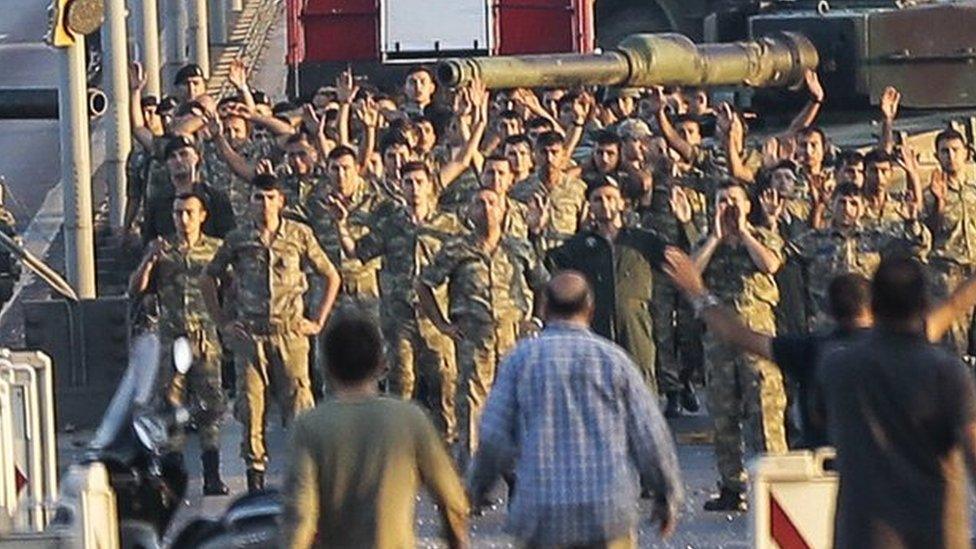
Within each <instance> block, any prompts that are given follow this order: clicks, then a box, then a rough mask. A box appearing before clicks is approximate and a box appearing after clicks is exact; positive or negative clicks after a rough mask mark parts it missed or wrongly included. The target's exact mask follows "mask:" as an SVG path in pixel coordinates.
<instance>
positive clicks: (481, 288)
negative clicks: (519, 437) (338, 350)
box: [416, 190, 548, 467]
mask: <svg viewBox="0 0 976 549" xmlns="http://www.w3.org/2000/svg"><path fill="white" fill-rule="evenodd" d="M499 202H500V197H499V196H498V194H496V193H495V192H494V191H489V190H482V191H479V192H478V194H477V195H475V198H474V200H473V201H472V203H471V207H470V209H469V212H470V215H471V219H472V221H473V222H474V230H473V231H472V232H471V233H469V234H466V235H464V236H460V237H458V238H455V239H453V240H451V241H449V242H447V243H446V244H445V245H444V246H443V247H442V248H441V249H440V251H439V252H438V253H437V255H436V256H434V259H433V261H431V263H430V264H429V265H427V266H426V267H424V268H423V269H422V270H421V273H420V279H419V280H418V281H417V284H416V291H417V297H418V298H419V303H420V307H421V309H422V310H423V313H424V314H425V315H426V316H427V318H429V319H430V320H431V321H432V322H433V323H434V326H436V327H437V329H438V330H440V331H441V332H442V333H444V334H446V335H448V336H450V337H451V338H452V339H453V340H454V344H455V348H456V350H457V365H458V373H459V376H458V395H459V397H460V398H459V400H458V405H457V421H458V445H459V452H458V453H459V457H460V464H461V466H462V467H464V466H466V465H467V462H468V459H469V458H470V457H471V455H473V452H474V450H475V449H476V448H477V445H478V432H477V428H478V421H479V419H480V416H481V410H482V408H483V407H484V404H485V399H486V397H487V396H488V392H489V391H490V390H491V385H492V383H493V382H494V379H495V369H496V367H497V366H498V363H499V362H500V361H501V359H502V357H503V356H504V355H505V353H507V352H508V351H509V350H511V348H512V347H513V346H514V345H515V340H516V338H517V337H518V336H519V334H520V333H522V332H527V331H528V330H529V329H530V326H531V324H532V323H531V322H529V321H530V319H531V318H533V317H532V314H533V311H534V309H533V306H532V303H530V297H529V296H530V295H532V292H533V290H541V288H542V286H543V284H545V282H546V280H548V274H547V273H546V271H545V269H544V268H543V267H542V265H541V264H540V262H539V261H538V260H537V258H536V255H535V253H534V252H533V250H532V249H531V248H530V246H529V245H528V243H527V242H525V241H524V240H519V239H513V238H509V237H506V236H505V235H504V234H503V233H502V215H501V208H500V207H499ZM445 283H446V284H447V290H448V310H449V314H448V317H449V318H450V321H448V320H446V319H445V318H444V314H443V312H442V310H441V308H440V307H439V306H438V304H437V300H436V297H435V295H434V292H435V290H436V289H437V288H440V287H441V286H442V285H443V284H445ZM536 301H538V300H536Z"/></svg>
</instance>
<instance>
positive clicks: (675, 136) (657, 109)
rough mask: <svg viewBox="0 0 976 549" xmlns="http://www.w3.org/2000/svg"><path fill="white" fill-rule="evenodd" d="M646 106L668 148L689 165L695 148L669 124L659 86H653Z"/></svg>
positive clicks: (693, 158)
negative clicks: (651, 113) (652, 115)
mask: <svg viewBox="0 0 976 549" xmlns="http://www.w3.org/2000/svg"><path fill="white" fill-rule="evenodd" d="M647 105H648V108H649V109H650V110H651V112H653V113H654V117H655V118H656V120H657V125H658V127H659V128H660V129H661V135H662V136H664V140H665V141H667V142H668V147H671V148H672V149H674V151H675V152H677V153H678V155H679V156H681V159H682V160H684V161H685V162H688V163H691V162H694V161H695V147H693V146H692V145H691V143H688V142H687V141H685V139H684V138H683V137H681V134H679V133H678V130H676V129H674V125H672V124H671V119H670V118H668V113H667V112H666V111H665V108H664V107H665V105H666V102H665V100H664V90H662V89H661V87H660V86H654V87H652V88H651V90H650V92H649V93H648V96H647Z"/></svg>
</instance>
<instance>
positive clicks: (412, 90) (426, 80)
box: [403, 71, 435, 105]
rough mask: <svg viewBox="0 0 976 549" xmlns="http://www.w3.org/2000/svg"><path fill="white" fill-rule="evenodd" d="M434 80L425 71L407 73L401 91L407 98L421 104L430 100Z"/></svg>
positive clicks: (432, 93) (433, 88)
mask: <svg viewBox="0 0 976 549" xmlns="http://www.w3.org/2000/svg"><path fill="white" fill-rule="evenodd" d="M434 91H435V87H434V81H433V80H431V78H430V74H428V73H427V71H417V72H414V73H411V74H408V75H407V80H406V81H405V82H404V84H403V93H404V94H405V95H406V96H407V99H409V100H411V101H413V102H414V103H418V104H421V105H426V104H427V103H429V102H430V98H431V96H433V95H434Z"/></svg>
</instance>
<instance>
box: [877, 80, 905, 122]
mask: <svg viewBox="0 0 976 549" xmlns="http://www.w3.org/2000/svg"><path fill="white" fill-rule="evenodd" d="M899 103H901V92H899V91H898V90H897V89H895V88H894V86H888V87H887V88H885V89H884V91H883V92H881V105H880V107H881V116H883V117H885V119H886V120H894V119H895V117H896V116H898V104H899Z"/></svg>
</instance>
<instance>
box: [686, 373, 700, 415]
mask: <svg viewBox="0 0 976 549" xmlns="http://www.w3.org/2000/svg"><path fill="white" fill-rule="evenodd" d="M681 407H682V408H684V409H685V410H687V411H688V412H691V413H692V414H694V413H696V412H698V410H701V402H699V401H698V395H697V394H695V386H694V385H692V383H691V382H690V381H686V382H685V387H684V389H682V390H681Z"/></svg>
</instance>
